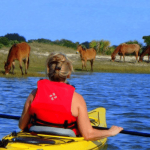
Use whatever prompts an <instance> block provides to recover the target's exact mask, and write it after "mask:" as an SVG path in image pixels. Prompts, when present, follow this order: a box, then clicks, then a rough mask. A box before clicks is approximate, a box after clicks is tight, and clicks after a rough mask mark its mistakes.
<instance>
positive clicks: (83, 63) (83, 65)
mask: <svg viewBox="0 0 150 150" xmlns="http://www.w3.org/2000/svg"><path fill="white" fill-rule="evenodd" d="M83 67H84V61H83V60H82V70H83Z"/></svg>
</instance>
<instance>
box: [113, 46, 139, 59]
mask: <svg viewBox="0 0 150 150" xmlns="http://www.w3.org/2000/svg"><path fill="white" fill-rule="evenodd" d="M139 51H140V46H139V45H138V44H124V43H123V44H121V45H119V46H118V47H117V48H116V49H115V50H114V52H113V53H112V54H111V60H112V61H114V60H115V56H116V54H117V53H118V54H119V55H120V56H121V55H122V56H123V59H124V62H125V54H131V53H134V52H135V57H136V61H138V54H139ZM120 58H121V57H120Z"/></svg>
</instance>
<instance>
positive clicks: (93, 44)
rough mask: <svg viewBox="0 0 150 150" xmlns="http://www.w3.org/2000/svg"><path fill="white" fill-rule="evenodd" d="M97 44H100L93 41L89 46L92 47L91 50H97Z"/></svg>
mask: <svg viewBox="0 0 150 150" xmlns="http://www.w3.org/2000/svg"><path fill="white" fill-rule="evenodd" d="M97 44H98V42H97V41H95V40H93V41H91V42H90V44H89V45H90V48H95V49H96V48H97Z"/></svg>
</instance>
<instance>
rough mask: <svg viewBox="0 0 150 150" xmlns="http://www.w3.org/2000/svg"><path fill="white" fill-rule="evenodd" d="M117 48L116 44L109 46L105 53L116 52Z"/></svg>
mask: <svg viewBox="0 0 150 150" xmlns="http://www.w3.org/2000/svg"><path fill="white" fill-rule="evenodd" d="M115 48H116V47H115V46H111V47H109V48H108V49H107V51H106V52H105V54H106V55H111V54H112V53H113V52H114V50H115Z"/></svg>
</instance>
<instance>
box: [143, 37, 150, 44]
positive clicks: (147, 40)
mask: <svg viewBox="0 0 150 150" xmlns="http://www.w3.org/2000/svg"><path fill="white" fill-rule="evenodd" d="M143 39H144V43H146V45H147V46H148V45H150V35H149V36H143Z"/></svg>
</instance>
